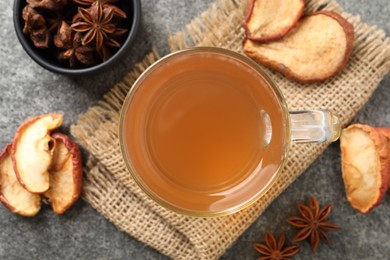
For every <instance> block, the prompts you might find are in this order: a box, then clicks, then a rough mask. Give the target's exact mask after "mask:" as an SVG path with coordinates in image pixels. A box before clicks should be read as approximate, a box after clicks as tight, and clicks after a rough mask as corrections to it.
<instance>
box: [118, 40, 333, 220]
mask: <svg viewBox="0 0 390 260" xmlns="http://www.w3.org/2000/svg"><path fill="white" fill-rule="evenodd" d="M339 135H340V123H339V119H338V117H337V116H336V115H335V114H333V113H332V112H330V111H327V110H305V111H289V110H288V108H287V105H286V102H285V100H284V98H283V95H282V93H281V92H280V90H279V89H278V87H277V86H276V85H275V83H274V82H273V81H272V80H271V79H270V78H269V77H268V76H267V74H266V73H265V72H264V71H263V70H262V69H261V68H260V66H258V65H257V64H256V63H255V62H253V61H252V60H251V59H249V58H247V57H245V56H242V55H240V54H238V53H236V52H233V51H229V50H226V49H221V48H215V47H196V48H192V49H187V50H183V51H178V52H175V53H172V54H170V55H168V56H166V57H164V58H162V59H160V60H159V61H157V62H155V63H154V64H153V65H152V66H150V67H149V68H148V69H147V70H145V71H144V72H143V73H142V75H141V76H140V77H139V78H138V79H137V80H136V82H135V83H134V85H133V87H132V88H131V90H130V91H129V93H128V95H127V97H126V99H125V101H124V104H123V107H122V111H121V117H120V133H119V138H120V147H121V151H122V155H123V158H124V161H125V163H126V166H127V169H128V170H129V172H130V173H131V175H132V177H133V178H134V180H135V181H136V183H137V184H138V185H139V187H140V188H141V189H142V190H143V191H144V192H145V193H146V194H147V195H149V197H150V198H152V199H153V200H154V201H156V202H157V203H159V204H161V205H162V206H164V207H166V208H168V209H171V210H173V211H175V212H177V213H182V214H186V215H190V216H199V217H212V216H221V215H227V214H231V213H234V212H237V211H239V210H241V209H243V208H245V207H247V206H249V205H251V204H252V203H254V202H255V201H256V200H257V199H259V198H260V197H261V196H263V195H264V194H265V193H266V192H267V190H269V188H270V187H271V186H272V185H273V184H274V183H275V180H276V179H277V178H278V176H279V174H280V172H281V169H282V168H283V164H284V162H285V161H286V158H287V156H288V150H289V149H290V146H291V144H293V143H294V144H295V143H296V144H300V143H313V142H326V141H335V140H337V139H338V137H339Z"/></svg>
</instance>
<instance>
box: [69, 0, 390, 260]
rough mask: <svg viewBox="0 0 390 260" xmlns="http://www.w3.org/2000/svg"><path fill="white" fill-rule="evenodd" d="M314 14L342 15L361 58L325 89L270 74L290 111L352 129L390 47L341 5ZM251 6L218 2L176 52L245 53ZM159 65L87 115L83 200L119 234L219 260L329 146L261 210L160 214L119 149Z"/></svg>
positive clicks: (81, 134) (317, 150)
mask: <svg viewBox="0 0 390 260" xmlns="http://www.w3.org/2000/svg"><path fill="white" fill-rule="evenodd" d="M307 6H308V7H307V12H313V11H315V10H334V11H337V12H340V13H342V15H343V16H344V17H346V18H347V19H348V20H349V21H350V22H351V23H353V25H354V27H355V33H356V39H355V45H354V50H353V54H352V56H351V59H350V61H349V63H348V65H347V66H346V68H345V70H344V71H343V72H342V73H341V74H339V75H338V76H336V77H334V78H333V79H330V80H328V81H326V82H324V83H321V84H313V85H301V84H298V83H295V82H291V81H289V80H287V79H286V78H285V77H283V76H281V75H280V74H278V73H273V72H272V71H269V73H270V75H271V77H272V79H273V80H274V81H275V82H276V83H277V85H278V86H279V87H280V88H281V90H282V92H283V94H284V96H285V97H286V100H287V103H288V105H289V108H290V109H293V110H294V109H318V108H326V109H330V110H333V111H336V112H338V113H339V115H340V117H341V121H342V122H343V124H346V123H347V122H348V121H349V120H350V119H352V117H353V116H354V114H355V113H356V112H357V111H358V110H359V109H360V108H361V107H362V106H363V104H364V103H365V102H366V101H367V99H368V98H369V97H370V95H371V94H372V92H373V91H374V90H375V88H376V87H377V85H378V84H379V82H380V81H381V79H382V78H383V77H384V75H385V74H386V73H387V72H388V70H389V68H390V40H389V38H386V36H385V34H384V32H383V31H381V30H378V29H376V28H375V27H370V26H368V25H366V24H364V23H362V22H361V21H360V19H359V18H358V17H355V16H352V15H350V14H347V13H344V12H342V10H341V8H340V7H339V6H338V5H337V3H336V2H335V1H329V0H327V1H325V0H313V1H308V2H307ZM247 7H248V0H226V1H219V0H218V1H216V3H215V4H213V5H211V6H210V8H209V9H208V10H207V11H206V12H205V13H203V14H202V15H201V16H200V17H198V18H196V19H195V20H194V21H193V22H192V23H191V24H189V25H188V26H187V28H186V30H185V31H183V32H179V33H178V34H176V35H174V36H172V37H170V40H169V41H170V45H171V48H172V51H174V50H177V49H181V48H184V47H187V46H192V45H204V46H219V47H223V48H228V49H232V50H234V51H237V52H241V42H242V39H243V31H242V28H241V25H242V21H243V19H244V16H245V14H246V10H247ZM158 58H159V56H158V54H157V53H156V51H154V52H152V53H151V54H149V55H148V56H147V57H145V59H144V60H143V61H142V62H141V63H139V64H137V65H136V66H135V69H134V71H132V72H131V73H129V74H128V75H127V76H126V77H125V78H124V79H123V80H122V82H120V83H119V84H117V85H116V86H115V87H113V88H112V90H110V91H109V92H108V93H107V94H106V95H105V97H104V98H103V100H101V101H100V102H99V103H98V104H97V105H96V106H94V107H91V108H90V109H89V110H88V111H87V112H86V113H85V114H83V115H80V117H79V120H78V122H77V124H76V125H74V126H72V129H71V132H72V134H73V136H75V137H76V138H77V141H78V142H79V143H80V144H81V145H82V146H83V147H84V148H86V149H87V150H88V151H89V153H90V158H89V162H88V165H87V166H86V169H85V173H86V176H85V185H84V193H83V198H84V199H85V200H86V201H87V202H88V203H90V204H91V205H92V207H94V208H95V209H96V210H97V211H99V212H100V213H101V214H103V215H104V216H105V217H106V218H107V219H109V220H110V221H111V222H112V223H114V224H115V225H116V226H117V227H118V228H119V229H121V230H123V231H125V232H126V233H128V234H130V235H131V236H134V237H135V238H137V239H139V240H140V241H142V242H144V243H146V244H148V245H150V246H152V247H154V248H155V249H157V250H158V251H160V252H161V253H163V254H166V255H167V256H170V257H172V258H175V259H215V258H217V257H218V256H220V255H221V254H222V253H223V252H224V251H225V250H226V249H227V248H228V247H229V246H230V245H231V244H232V243H233V242H234V241H235V240H236V239H237V237H238V236H240V235H241V234H242V233H243V232H244V231H245V230H246V228H247V227H248V226H249V225H250V224H251V223H253V221H254V220H255V219H257V218H258V217H259V216H260V214H261V213H262V212H263V211H264V209H265V208H266V207H267V206H268V205H269V204H270V203H271V202H272V201H273V200H274V199H275V198H276V197H277V196H278V195H279V194H280V193H281V192H282V191H283V190H285V189H286V187H287V186H289V185H290V184H291V183H292V182H293V181H294V180H295V179H296V178H297V177H298V176H299V175H300V174H301V173H302V172H303V171H304V170H305V169H306V168H307V167H308V166H309V165H310V164H311V163H312V162H313V161H314V159H315V158H316V157H317V156H319V155H320V154H321V153H322V152H323V151H324V149H325V148H326V146H327V145H326V144H322V145H299V146H294V147H293V148H292V149H291V152H290V154H289V155H290V156H289V159H288V162H287V163H286V166H285V168H284V170H283V172H282V174H281V177H280V178H279V179H278V181H277V183H276V184H275V185H274V186H273V187H272V189H270V190H269V192H268V193H267V194H266V195H265V196H264V197H262V198H261V199H260V200H259V201H258V202H256V203H255V204H254V205H253V206H251V207H249V208H248V209H246V210H244V211H241V212H239V213H236V214H233V215H230V216H226V217H218V218H209V219H204V218H191V217H185V216H182V215H178V214H175V213H173V212H170V211H168V210H165V209H164V208H162V207H160V206H158V205H157V204H155V203H154V202H153V201H151V200H150V199H149V198H148V197H146V196H145V195H144V194H143V193H142V192H141V190H140V189H139V188H138V187H137V185H136V184H135V183H134V181H133V179H132V178H131V176H130V174H129V173H128V172H127V170H126V167H125V164H124V162H123V160H122V156H121V153H120V148H119V140H118V121H119V111H120V109H121V105H122V102H123V100H124V98H125V96H126V93H127V92H128V90H129V89H130V87H131V85H132V83H133V82H134V80H135V79H136V78H137V77H138V76H139V75H140V73H142V71H143V70H144V69H145V68H147V67H148V66H149V65H150V64H152V63H153V62H154V61H156V60H157V59H158Z"/></svg>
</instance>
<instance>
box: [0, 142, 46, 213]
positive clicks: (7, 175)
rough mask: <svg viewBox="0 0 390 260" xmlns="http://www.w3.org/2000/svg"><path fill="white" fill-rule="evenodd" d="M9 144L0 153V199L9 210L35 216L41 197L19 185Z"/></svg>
mask: <svg viewBox="0 0 390 260" xmlns="http://www.w3.org/2000/svg"><path fill="white" fill-rule="evenodd" d="M10 152H11V145H7V147H5V148H4V150H3V151H2V152H1V153H0V201H1V202H2V203H3V204H4V206H6V207H7V208H8V209H9V210H10V211H11V212H13V213H16V214H19V215H21V216H25V217H32V216H35V215H36V214H37V213H38V212H39V210H40V209H41V197H40V196H39V195H37V194H34V193H31V192H29V191H27V190H25V189H24V188H23V186H22V185H20V183H19V181H18V179H17V178H16V174H15V171H14V168H13V165H12V160H11V155H10Z"/></svg>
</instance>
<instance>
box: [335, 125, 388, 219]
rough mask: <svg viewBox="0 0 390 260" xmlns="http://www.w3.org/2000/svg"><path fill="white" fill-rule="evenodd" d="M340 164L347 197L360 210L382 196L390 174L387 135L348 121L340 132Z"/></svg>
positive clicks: (376, 202)
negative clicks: (347, 125) (346, 125)
mask: <svg viewBox="0 0 390 260" xmlns="http://www.w3.org/2000/svg"><path fill="white" fill-rule="evenodd" d="M340 148H341V164H342V173H343V179H344V185H345V192H346V195H347V199H348V201H349V203H350V204H351V206H352V207H353V208H355V209H357V210H358V211H359V212H361V213H368V212H369V211H371V210H372V209H373V208H374V207H376V206H378V205H379V204H380V203H381V201H382V200H383V198H384V196H385V194H386V192H387V189H388V183H389V177H390V174H389V172H390V148H389V145H388V143H387V140H386V137H385V136H384V135H382V134H381V133H379V132H378V131H377V130H376V129H374V128H373V127H371V126H369V125H360V124H355V125H350V126H349V127H348V128H346V129H344V130H343V131H342V133H341V136H340Z"/></svg>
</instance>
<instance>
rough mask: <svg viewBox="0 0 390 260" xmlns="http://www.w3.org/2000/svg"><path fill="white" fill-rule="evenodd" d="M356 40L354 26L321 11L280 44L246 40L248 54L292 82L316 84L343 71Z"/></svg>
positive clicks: (304, 21)
mask: <svg viewBox="0 0 390 260" xmlns="http://www.w3.org/2000/svg"><path fill="white" fill-rule="evenodd" d="M353 40H354V30H353V26H352V24H350V23H348V22H347V21H346V20H345V19H344V18H343V17H341V16H340V15H339V14H337V13H335V12H329V11H321V12H316V13H313V14H310V15H309V16H306V17H304V18H302V19H301V20H300V21H299V22H298V24H297V25H296V27H295V28H294V29H293V30H292V31H291V32H290V33H289V34H288V35H286V36H285V37H284V38H283V39H281V40H280V41H275V42H269V43H263V44H259V43H256V42H253V41H251V40H249V39H245V40H244V52H245V54H246V55H248V56H249V57H251V58H252V59H253V60H255V61H257V62H259V63H261V64H263V65H265V66H267V67H270V68H272V69H275V70H277V71H279V72H280V73H282V74H283V75H285V76H286V77H288V78H290V79H293V80H296V81H299V82H302V83H313V82H318V81H323V80H326V79H328V78H330V77H332V76H334V75H336V74H337V73H338V72H340V71H341V70H342V69H343V67H344V66H345V64H346V63H347V61H348V58H349V56H350V53H351V51H352V47H353Z"/></svg>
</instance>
